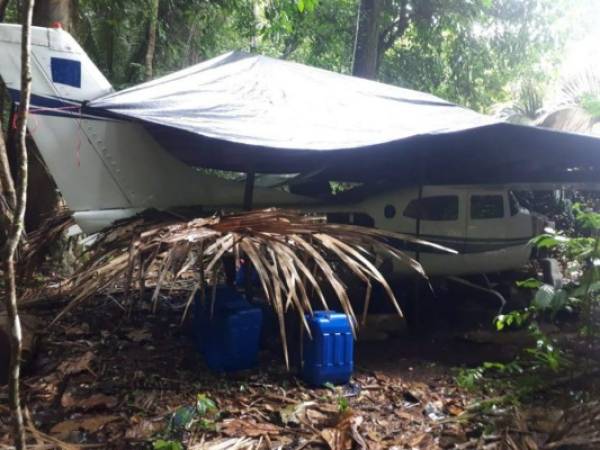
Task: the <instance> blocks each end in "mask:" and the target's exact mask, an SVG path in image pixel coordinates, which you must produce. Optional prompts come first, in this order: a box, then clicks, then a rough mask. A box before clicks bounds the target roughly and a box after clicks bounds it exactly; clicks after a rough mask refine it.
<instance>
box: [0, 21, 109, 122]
mask: <svg viewBox="0 0 600 450" xmlns="http://www.w3.org/2000/svg"><path fill="white" fill-rule="evenodd" d="M31 70H32V80H33V81H32V102H31V105H32V107H33V108H36V107H37V108H43V107H52V108H54V109H57V108H60V106H61V104H62V105H63V107H64V108H65V111H68V107H69V105H71V104H77V103H81V102H84V101H86V100H92V99H94V98H97V97H100V96H102V95H105V94H107V93H109V92H111V91H112V87H111V85H110V83H109V82H108V80H107V79H106V78H105V77H104V75H102V73H101V72H100V70H98V68H97V67H96V66H95V65H94V63H93V62H92V61H91V60H90V58H89V57H88V56H87V54H86V53H85V52H84V51H83V49H82V48H81V47H80V46H79V44H78V43H77V42H76V41H75V39H73V37H72V36H71V35H70V34H69V33H67V32H65V31H63V30H62V29H60V28H41V27H32V29H31ZM0 77H1V78H2V79H3V80H4V83H5V84H6V87H7V89H8V92H9V93H10V95H11V97H12V99H13V100H14V101H17V102H18V100H19V91H20V87H21V81H20V80H21V26H20V25H15V24H0Z"/></svg>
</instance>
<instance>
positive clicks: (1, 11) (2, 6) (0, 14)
mask: <svg viewBox="0 0 600 450" xmlns="http://www.w3.org/2000/svg"><path fill="white" fill-rule="evenodd" d="M9 3H10V0H0V22H4V16H5V15H6V8H7V7H8V4H9Z"/></svg>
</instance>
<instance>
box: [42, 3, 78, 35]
mask: <svg viewBox="0 0 600 450" xmlns="http://www.w3.org/2000/svg"><path fill="white" fill-rule="evenodd" d="M72 17H73V14H72V4H71V0H38V1H37V2H35V8H34V9H33V24H34V25H37V26H40V27H53V26H55V25H56V24H58V23H60V25H61V26H62V27H63V29H64V30H66V31H70V30H71V27H72V26H73V21H72Z"/></svg>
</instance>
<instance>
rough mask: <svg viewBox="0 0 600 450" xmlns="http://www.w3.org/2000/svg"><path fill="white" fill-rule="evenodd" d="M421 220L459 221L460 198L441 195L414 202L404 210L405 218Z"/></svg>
mask: <svg viewBox="0 0 600 450" xmlns="http://www.w3.org/2000/svg"><path fill="white" fill-rule="evenodd" d="M419 211H420V213H421V214H420V216H421V220H437V221H442V220H457V219H458V196H456V195H439V196H436V197H424V198H422V199H421V201H420V202H419V199H414V200H412V201H411V202H410V203H409V204H408V206H407V207H406V209H405V210H404V213H403V214H404V216H405V217H410V218H412V219H418V218H419Z"/></svg>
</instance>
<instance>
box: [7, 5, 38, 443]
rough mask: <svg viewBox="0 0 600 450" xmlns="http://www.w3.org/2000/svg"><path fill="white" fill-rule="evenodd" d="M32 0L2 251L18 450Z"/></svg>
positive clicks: (27, 14) (26, 17) (24, 36)
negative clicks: (19, 271) (13, 192)
mask: <svg viewBox="0 0 600 450" xmlns="http://www.w3.org/2000/svg"><path fill="white" fill-rule="evenodd" d="M33 3H34V0H26V1H25V3H24V5H23V7H24V9H23V13H22V17H23V27H22V32H21V104H20V108H19V115H18V120H17V137H18V173H19V176H18V184H17V209H16V211H15V215H14V223H13V224H12V227H11V228H10V231H9V235H8V239H7V242H6V248H5V265H4V277H5V290H6V292H5V295H6V310H7V312H8V320H9V324H10V340H11V351H10V368H9V379H8V391H9V393H8V395H9V403H10V408H11V412H12V415H13V424H14V440H15V447H16V449H17V450H23V449H25V446H26V441H25V427H24V423H23V411H22V408H21V397H20V393H19V376H20V369H21V351H22V342H21V338H22V336H21V322H20V320H19V312H18V306H17V283H16V275H15V253H16V250H17V246H18V245H19V240H20V238H21V234H22V233H23V228H24V221H25V205H26V203H27V145H26V142H25V141H26V134H27V113H28V112H29V100H30V97H31V65H30V63H31V60H30V54H31V21H32V17H33Z"/></svg>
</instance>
